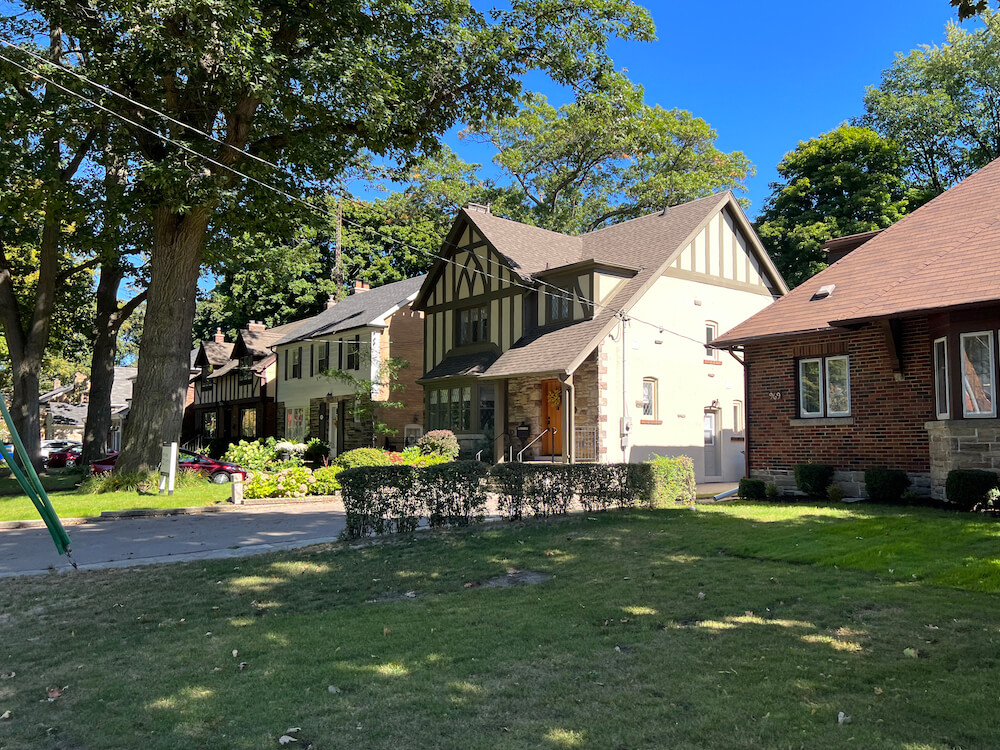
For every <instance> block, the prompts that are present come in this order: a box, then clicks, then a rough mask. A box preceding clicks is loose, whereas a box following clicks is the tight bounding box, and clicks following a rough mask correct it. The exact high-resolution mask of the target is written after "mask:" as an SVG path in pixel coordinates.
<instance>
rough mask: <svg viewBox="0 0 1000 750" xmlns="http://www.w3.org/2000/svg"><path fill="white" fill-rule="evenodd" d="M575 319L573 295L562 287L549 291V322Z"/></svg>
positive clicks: (563, 321)
mask: <svg viewBox="0 0 1000 750" xmlns="http://www.w3.org/2000/svg"><path fill="white" fill-rule="evenodd" d="M572 319H573V297H572V295H571V294H570V293H569V292H566V291H563V290H562V289H553V290H552V291H551V292H549V322H550V323H565V322H566V321H569V320H572Z"/></svg>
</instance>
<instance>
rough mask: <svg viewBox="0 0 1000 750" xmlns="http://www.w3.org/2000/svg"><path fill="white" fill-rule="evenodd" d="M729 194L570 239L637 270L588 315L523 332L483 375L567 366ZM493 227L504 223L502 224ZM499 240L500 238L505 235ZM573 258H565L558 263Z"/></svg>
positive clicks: (587, 252) (595, 255) (596, 256)
mask: <svg viewBox="0 0 1000 750" xmlns="http://www.w3.org/2000/svg"><path fill="white" fill-rule="evenodd" d="M730 199H731V193H729V192H725V193H717V194H715V195H710V196H707V197H705V198H699V199H698V200H694V201H691V202H690V203H683V204H681V205H679V206H672V207H671V208H670V210H669V211H668V212H667V215H666V216H663V214H662V212H659V211H658V212H657V213H655V214H649V215H648V216H641V217H639V218H637V219H632V220H631V221H625V222H622V223H621V224H615V225H613V226H610V227H607V228H605V229H599V230H597V231H595V232H590V233H589V234H585V235H583V236H581V237H578V238H573V239H579V240H580V241H581V243H582V248H581V254H582V259H585V260H591V259H592V260H596V261H603V262H607V263H615V264H618V265H626V266H631V267H634V268H638V269H639V270H638V272H637V273H636V274H635V276H633V277H632V278H631V279H629V280H628V281H627V282H625V283H624V284H622V285H621V286H620V287H619V288H618V290H617V291H616V292H615V294H614V295H613V296H612V297H611V299H609V300H607V301H606V302H605V303H604V306H602V307H598V308H597V310H596V311H595V313H594V317H593V318H592V319H590V320H584V321H580V322H578V323H573V324H570V325H563V326H558V327H554V328H553V327H548V328H540V329H537V330H535V331H533V332H530V333H528V334H527V335H526V336H524V337H522V338H521V339H519V340H518V341H517V342H516V343H515V344H514V345H513V346H512V347H511V348H510V349H508V350H507V351H506V352H504V353H503V354H502V355H501V356H500V359H498V360H497V361H496V362H495V363H494V364H493V366H491V367H490V368H489V370H487V371H486V373H485V376H486V377H508V376H511V375H521V374H529V373H542V372H568V371H570V370H571V369H573V368H574V367H575V366H576V365H577V364H579V362H580V361H581V360H582V359H583V358H584V357H586V356H587V355H588V354H589V353H590V352H591V350H592V349H593V348H594V346H596V345H597V340H598V339H599V338H600V337H601V336H602V335H603V334H604V331H605V329H607V328H608V327H609V326H610V325H611V324H612V323H613V321H614V318H615V313H616V311H617V310H620V309H623V308H624V309H629V308H630V307H631V306H632V305H633V304H635V302H636V301H638V298H639V297H640V296H641V295H642V294H643V293H644V292H645V290H646V288H647V286H648V285H649V284H652V282H654V281H655V280H656V278H657V277H658V276H659V275H660V274H661V273H662V272H663V268H664V266H666V265H667V264H668V263H669V262H671V260H672V259H673V257H674V256H675V255H676V253H678V252H680V251H681V250H683V249H684V246H685V245H686V244H687V241H688V240H689V238H690V236H691V234H692V233H693V232H694V231H695V230H696V229H698V227H699V226H701V224H702V223H703V222H704V221H705V220H706V219H708V218H709V217H710V216H713V215H714V214H715V212H716V211H719V210H720V209H721V208H722V207H723V206H724V205H726V204H727V203H728V202H729V200H730ZM503 221H505V222H506V224H515V225H516V226H524V225H521V224H517V222H507V221H506V220H503ZM496 226H497V227H500V228H501V229H505V228H506V226H505V225H496ZM484 234H485V233H484ZM547 234H554V233H553V232H549V233H547ZM485 236H486V238H487V239H489V240H490V242H492V243H493V244H494V247H496V246H497V245H496V241H497V240H496V239H495V238H494V235H493V234H485ZM557 236H559V237H562V236H563V235H557ZM500 241H501V242H504V241H505V237H501V238H500ZM580 259H581V258H577V259H575V260H580ZM575 260H565V261H563V263H561V264H560V265H564V264H566V263H571V262H575ZM553 265H555V264H553Z"/></svg>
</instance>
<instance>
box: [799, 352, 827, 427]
mask: <svg viewBox="0 0 1000 750" xmlns="http://www.w3.org/2000/svg"><path fill="white" fill-rule="evenodd" d="M822 364H823V361H822V360H820V359H802V360H799V413H800V414H801V415H802V416H803V417H821V416H823V388H822V384H821V383H820V379H821V376H822Z"/></svg>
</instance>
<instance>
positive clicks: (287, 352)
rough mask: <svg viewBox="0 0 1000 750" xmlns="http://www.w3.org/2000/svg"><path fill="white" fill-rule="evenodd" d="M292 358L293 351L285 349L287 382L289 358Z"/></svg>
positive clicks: (286, 377)
mask: <svg viewBox="0 0 1000 750" xmlns="http://www.w3.org/2000/svg"><path fill="white" fill-rule="evenodd" d="M290 356H292V350H291V349H285V380H288V358H289V357H290Z"/></svg>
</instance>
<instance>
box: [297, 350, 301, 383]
mask: <svg viewBox="0 0 1000 750" xmlns="http://www.w3.org/2000/svg"><path fill="white" fill-rule="evenodd" d="M297 377H298V378H299V380H301V379H302V347H301V346H300V347H299V374H298V376H297Z"/></svg>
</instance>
